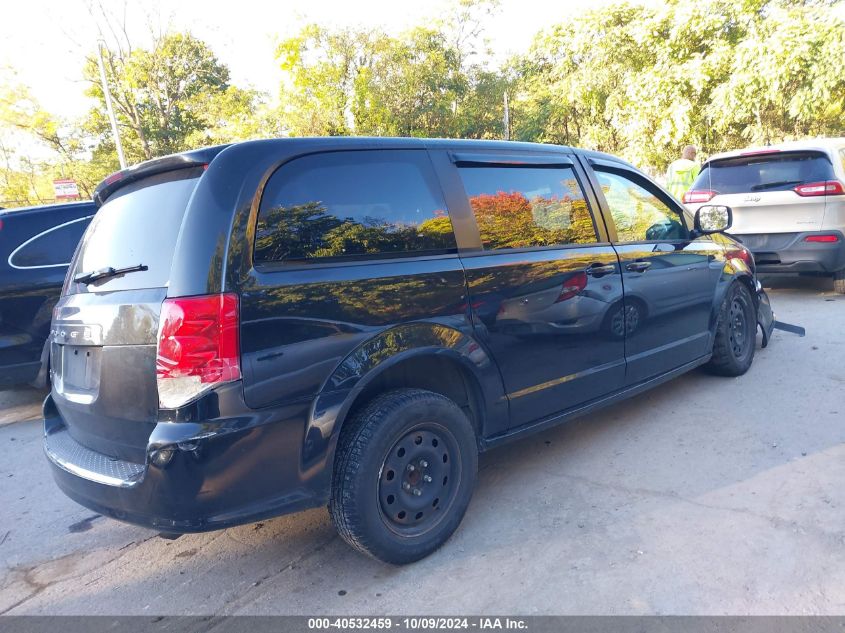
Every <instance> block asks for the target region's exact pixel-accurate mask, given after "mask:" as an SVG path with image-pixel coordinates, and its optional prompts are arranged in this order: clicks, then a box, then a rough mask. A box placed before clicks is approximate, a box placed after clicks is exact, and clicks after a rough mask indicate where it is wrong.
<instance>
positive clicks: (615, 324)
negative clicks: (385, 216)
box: [450, 152, 625, 427]
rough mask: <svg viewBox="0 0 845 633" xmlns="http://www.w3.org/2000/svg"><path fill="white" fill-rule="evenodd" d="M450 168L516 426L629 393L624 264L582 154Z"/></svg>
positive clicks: (466, 252) (467, 157) (478, 299)
mask: <svg viewBox="0 0 845 633" xmlns="http://www.w3.org/2000/svg"><path fill="white" fill-rule="evenodd" d="M451 163H452V167H451V168H452V169H453V170H457V173H458V175H459V180H460V183H461V186H462V188H463V193H464V198H463V200H462V201H460V202H459V203H455V204H459V205H460V206H463V207H464V208H465V210H466V213H467V216H468V217H469V218H470V219H471V220H472V221H474V224H475V227H474V228H475V230H476V232H477V235H478V237H479V238H480V246H478V247H476V248H470V249H461V260H462V262H463V265H464V269H465V270H466V278H467V284H468V289H469V299H470V307H471V312H472V319H473V324H474V327H475V330H476V332H477V335H478V337H479V339H480V340H482V341H483V342H484V343H485V344H486V346H487V347H488V349H489V351H490V352H491V354H492V356H493V358H494V359H495V360H496V362H497V363H498V366H499V369H500V371H501V373H502V378H503V381H504V384H505V388H506V390H507V395H508V399H509V402H510V411H511V426H512V427H516V426H520V425H523V424H528V423H531V422H533V421H535V420H540V419H542V418H546V417H549V416H553V415H555V414H557V413H558V412H562V411H565V410H568V409H572V408H573V407H576V406H578V405H580V404H583V403H585V402H588V401H590V400H593V399H596V398H599V397H601V396H603V395H606V394H607V393H609V392H612V391H615V390H617V389H619V388H621V387H622V385H623V381H624V376H625V361H624V314H623V310H622V306H623V304H622V282H621V275H620V272H619V265H618V260H617V256H616V253H615V252H614V250H613V248H612V247H611V246H610V244H609V243H607V241H606V238H605V237H604V228H603V226H602V227H599V226H597V222H596V221H594V218H593V215H592V212H591V208H595V206H594V203H593V202H592V200H590V199H589V198H588V197H587V196H586V195H585V192H584V188H583V186H582V181H583V175H582V172H581V171H580V168H579V167H577V166H576V165H575V164H574V161H573V160H572V158H571V156H568V155H566V154H551V155H532V154H520V155H513V156H512V155H507V156H505V155H499V154H491V153H477V152H470V153H460V154H453V155H451ZM450 204H451V202H450ZM453 206H454V205H453ZM599 222H600V219H599Z"/></svg>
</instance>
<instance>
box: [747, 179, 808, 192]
mask: <svg viewBox="0 0 845 633" xmlns="http://www.w3.org/2000/svg"><path fill="white" fill-rule="evenodd" d="M802 182H804V181H803V180H778V181H777V182H764V183H761V184H759V185H754V186H753V187H751V191H761V190H763V189H774V188H775V187H784V186H786V185H800V184H801V183H802Z"/></svg>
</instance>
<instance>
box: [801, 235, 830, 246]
mask: <svg viewBox="0 0 845 633" xmlns="http://www.w3.org/2000/svg"><path fill="white" fill-rule="evenodd" d="M804 241H805V242H822V243H825V244H830V243H832V242H838V241H839V236H838V235H808V236H807V237H805V238H804Z"/></svg>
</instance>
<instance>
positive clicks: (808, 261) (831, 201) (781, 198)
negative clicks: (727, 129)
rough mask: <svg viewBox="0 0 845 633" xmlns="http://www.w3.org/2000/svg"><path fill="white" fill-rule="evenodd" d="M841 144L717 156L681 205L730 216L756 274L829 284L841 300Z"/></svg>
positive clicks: (844, 163) (844, 148) (844, 189)
mask: <svg viewBox="0 0 845 633" xmlns="http://www.w3.org/2000/svg"><path fill="white" fill-rule="evenodd" d="M843 183H845V138H835V139H813V140H806V141H794V142H789V143H783V144H781V145H773V146H770V147H762V148H751V149H743V150H737V151H733V152H725V153H722V154H716V155H714V156H712V157H710V159H709V160H708V161H707V162H706V163H704V165H703V166H702V168H701V173H700V174H699V176H698V178H697V179H696V181H695V183H693V186H692V189H690V191H688V192H687V193H686V194H684V203H685V204H686V205H687V207H688V208H689V209H690V210H691V211H693V212H695V211H696V210H697V209H698V207H700V206H701V205H703V204H724V205H727V206H729V207H731V209H733V229H732V230H731V234H732V235H734V236H736V237H738V238H740V239H741V240H742V242H743V243H744V244H745V246H747V247H748V248H749V249H750V250H751V251H752V253H754V259H755V261H756V263H757V270H758V272H761V273H805V274H813V275H826V276H832V277H833V279H834V288H835V289H836V292H838V293H840V294H845V185H843Z"/></svg>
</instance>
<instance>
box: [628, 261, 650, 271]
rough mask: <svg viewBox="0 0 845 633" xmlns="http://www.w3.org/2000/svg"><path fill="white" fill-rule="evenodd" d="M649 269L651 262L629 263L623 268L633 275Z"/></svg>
mask: <svg viewBox="0 0 845 633" xmlns="http://www.w3.org/2000/svg"><path fill="white" fill-rule="evenodd" d="M650 267H651V262H631V263H630V264H628V265H627V266H625V270H630V271H631V272H634V273H644V272H645V271H647V270H648V269H649V268H650Z"/></svg>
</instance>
